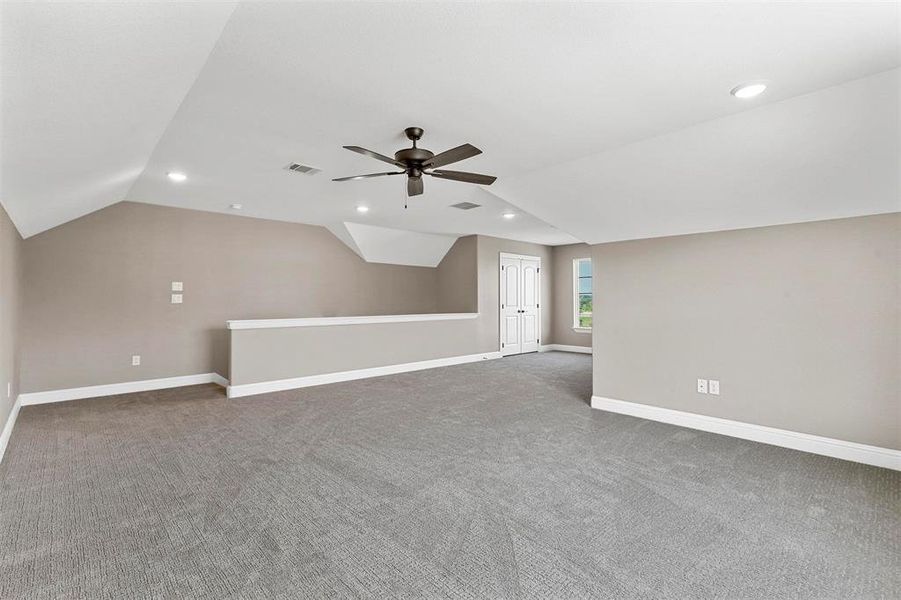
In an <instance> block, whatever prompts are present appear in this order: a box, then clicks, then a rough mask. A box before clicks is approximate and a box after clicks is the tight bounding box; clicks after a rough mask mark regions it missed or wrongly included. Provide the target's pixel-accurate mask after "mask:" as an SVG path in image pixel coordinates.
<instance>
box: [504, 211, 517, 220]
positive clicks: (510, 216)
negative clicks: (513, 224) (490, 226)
mask: <svg viewBox="0 0 901 600" xmlns="http://www.w3.org/2000/svg"><path fill="white" fill-rule="evenodd" d="M515 216H516V213H512V212H505V213H504V218H505V219H512V218H513V217H515Z"/></svg>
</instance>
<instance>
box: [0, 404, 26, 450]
mask: <svg viewBox="0 0 901 600" xmlns="http://www.w3.org/2000/svg"><path fill="white" fill-rule="evenodd" d="M21 406H22V397H21V396H16V401H15V402H13V408H12V410H11V411H9V416H8V417H7V418H6V424H5V425H4V426H3V433H0V462H3V456H4V455H5V454H6V446H7V445H8V444H9V438H10V437H11V436H12V434H13V427H14V426H15V424H16V417H18V416H19V407H21Z"/></svg>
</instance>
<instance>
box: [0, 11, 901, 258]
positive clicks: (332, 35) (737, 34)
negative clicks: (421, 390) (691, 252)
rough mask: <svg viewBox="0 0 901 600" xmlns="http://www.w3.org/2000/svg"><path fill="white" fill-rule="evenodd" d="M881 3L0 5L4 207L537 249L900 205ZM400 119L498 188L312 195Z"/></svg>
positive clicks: (888, 46) (887, 30) (395, 139)
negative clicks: (303, 169) (167, 212)
mask: <svg viewBox="0 0 901 600" xmlns="http://www.w3.org/2000/svg"><path fill="white" fill-rule="evenodd" d="M898 6H899V5H898V4H897V3H883V2H872V3H868V2H853V3H841V2H837V3H836V2H831V3H769V4H763V3H738V2H722V3H594V4H590V3H578V4H576V3H573V4H570V3H528V4H527V3H473V4H469V3H467V4H462V3H451V2H446V3H444V2H442V3H417V4H415V5H413V4H409V3H394V4H383V3H378V4H376V3H325V2H324V3H311V2H310V3H308V2H304V3H252V2H247V3H189V2H184V3H155V2H147V3H96V4H93V3H77V4H69V3H63V4H49V3H48V4H24V3H23V4H18V3H4V4H2V7H0V18H2V36H3V39H2V46H0V52H2V53H0V60H2V63H0V72H2V92H0V97H2V106H0V108H2V135H0V151H2V156H0V163H2V164H0V166H2V170H0V178H2V179H0V201H2V203H3V205H4V207H5V208H6V209H7V211H8V212H9V214H10V216H11V218H12V219H13V221H14V222H15V224H16V226H17V227H18V228H19V230H20V232H21V233H22V234H23V235H24V236H31V235H34V234H37V233H39V232H41V231H43V230H46V229H48V228H51V227H54V226H57V225H59V224H61V223H64V222H66V221H68V220H71V219H74V218H77V217H79V216H81V215H84V214H87V213H89V212H92V211H95V210H97V209H99V208H102V207H104V206H107V205H109V204H113V203H115V202H118V201H121V200H126V199H127V200H132V201H137V202H148V203H156V204H164V205H171V206H178V207H185V208H193V209H199V210H209V211H216V212H233V209H231V208H230V206H231V205H232V204H240V205H242V209H241V210H240V212H239V213H237V214H242V215H246V216H253V217H262V218H270V219H280V220H287V221H297V222H304V223H314V224H321V225H325V226H328V227H330V229H332V230H333V231H339V234H340V232H343V233H347V232H348V231H349V230H348V228H347V226H346V225H343V224H344V223H348V222H351V223H359V224H362V225H363V227H362V228H361V227H357V237H359V238H360V239H368V238H369V237H371V234H372V232H374V231H378V229H368V228H366V226H373V227H376V228H391V229H395V230H396V229H403V230H408V231H416V232H423V233H433V234H445V235H452V236H457V235H462V234H471V233H480V234H487V235H494V236H498V237H506V238H511V239H519V240H525V241H533V242H540V243H547V244H563V243H571V242H576V241H587V242H590V243H598V242H604V241H611V240H620V239H631V238H640V237H653V236H662V235H674V234H680V233H689V232H696V231H710V230H716V229H731V228H741V227H752V226H759V225H767V224H775V223H785V222H796V221H806V220H817V219H826V218H834V217H840V216H851V215H856V214H873V213H879V212H890V211H895V210H901V205H899V196H901V193H899V181H898V173H899V168H901V161H899V123H898V107H899V72H898V67H899V56H901V46H899V14H898V11H899V8H898ZM760 80H764V81H766V82H767V83H768V85H769V88H768V89H767V91H766V92H765V93H764V94H763V95H761V96H759V97H757V98H755V99H750V100H741V99H738V98H735V97H733V96H732V95H730V93H729V91H730V89H732V88H733V87H734V86H735V85H736V84H738V83H742V82H746V81H760ZM411 125H417V126H421V127H423V128H425V130H426V132H425V136H424V138H423V140H422V142H421V143H420V146H422V147H426V148H429V149H431V150H433V151H435V152H438V151H441V150H444V149H447V148H450V147H452V146H457V145H459V144H461V143H464V142H470V143H472V144H474V145H476V146H478V147H479V148H481V149H482V150H483V151H484V154H482V155H480V156H478V157H475V158H473V159H470V160H467V161H465V162H462V163H458V164H456V165H454V167H453V168H455V169H458V170H466V171H476V172H482V173H489V174H493V175H497V176H498V178H499V179H498V181H497V183H495V184H494V185H493V186H491V187H484V188H483V187H480V186H474V185H469V184H464V183H455V182H449V181H442V180H437V179H428V180H427V181H426V182H425V184H426V192H425V194H424V195H422V196H419V197H415V198H413V199H411V200H410V203H409V208H404V204H405V199H406V198H405V193H404V186H403V182H402V181H399V179H401V178H394V177H386V178H382V179H371V180H362V181H352V182H347V183H334V182H332V181H331V179H332V178H334V177H340V176H344V175H354V174H359V173H370V172H378V171H383V170H385V169H383V168H382V166H383V165H382V163H379V162H377V161H374V160H372V159H369V158H366V157H363V156H360V155H357V154H353V153H350V152H348V151H346V150H343V149H342V148H341V146H343V145H360V146H364V147H367V148H371V149H373V150H376V151H378V152H381V153H383V154H392V153H393V152H394V151H396V150H398V149H400V148H402V147H405V146H407V145H408V142H407V140H406V139H405V138H404V137H403V135H402V130H403V128H404V127H407V126H411ZM292 162H298V163H303V164H306V165H310V166H313V167H316V168H318V169H321V172H320V173H317V174H315V175H311V176H307V175H301V174H297V173H294V172H290V171H287V170H285V168H284V167H285V166H286V165H288V164H289V163H292ZM169 171H179V172H183V173H185V174H186V175H187V177H188V178H187V180H186V181H184V182H182V183H174V182H172V181H170V180H169V179H167V177H166V173H167V172H169ZM465 201H467V202H473V203H476V204H479V205H481V206H480V207H479V208H477V209H473V210H469V211H461V210H458V209H455V208H451V207H450V205H451V204H455V203H458V202H465ZM360 205H365V206H367V207H368V208H369V211H368V212H367V213H365V215H363V214H359V213H357V212H356V207H358V206H360ZM505 212H513V213H515V215H516V216H515V217H514V218H511V219H505V218H502V214H503V213H505ZM345 237H348V241H347V243H349V245H352V244H353V241H352V238H353V236H345ZM451 239H452V238H451Z"/></svg>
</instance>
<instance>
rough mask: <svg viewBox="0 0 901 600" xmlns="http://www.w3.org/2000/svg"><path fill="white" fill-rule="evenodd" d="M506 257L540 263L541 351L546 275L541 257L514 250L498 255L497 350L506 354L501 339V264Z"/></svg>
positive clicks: (539, 345)
mask: <svg viewBox="0 0 901 600" xmlns="http://www.w3.org/2000/svg"><path fill="white" fill-rule="evenodd" d="M505 258H508V259H520V260H534V261H536V262H537V263H538V347H539V351H540V348H541V338H542V337H543V332H542V331H541V311H542V307H541V292H542V289H543V286H544V277H543V273H542V272H541V257H540V256H532V255H530V254H516V253H513V252H500V253H499V254H498V257H497V304H496V306H497V311H498V312H497V351H498V352H500V353H501V354H502V355H503V354H504V347H503V345H502V343H503V342H502V341H501V340H502V339H503V330H502V326H501V321H502V320H503V318H504V309H503V308H501V289H502V287H503V285H504V273H503V271H501V264H502V262H503V260H504V259H505Z"/></svg>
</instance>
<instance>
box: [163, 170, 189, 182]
mask: <svg viewBox="0 0 901 600" xmlns="http://www.w3.org/2000/svg"><path fill="white" fill-rule="evenodd" d="M166 175H167V176H168V177H169V179H171V180H172V181H184V180H185V179H187V178H188V176H187V175H185V174H184V173H176V172H175V171H169V172H168V173H166Z"/></svg>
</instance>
